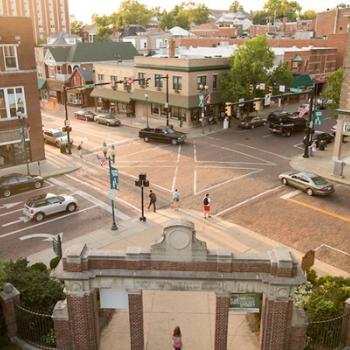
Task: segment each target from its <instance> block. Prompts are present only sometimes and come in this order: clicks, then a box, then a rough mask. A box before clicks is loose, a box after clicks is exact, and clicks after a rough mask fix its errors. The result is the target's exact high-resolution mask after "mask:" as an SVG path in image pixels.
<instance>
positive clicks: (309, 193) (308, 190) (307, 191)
mask: <svg viewBox="0 0 350 350" xmlns="http://www.w3.org/2000/svg"><path fill="white" fill-rule="evenodd" d="M306 193H307V195H308V196H312V195H313V194H314V191H313V190H312V188H308V189H307V190H306Z"/></svg>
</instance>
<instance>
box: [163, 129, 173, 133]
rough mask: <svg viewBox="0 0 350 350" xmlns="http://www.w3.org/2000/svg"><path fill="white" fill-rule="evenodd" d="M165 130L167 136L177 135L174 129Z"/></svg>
mask: <svg viewBox="0 0 350 350" xmlns="http://www.w3.org/2000/svg"><path fill="white" fill-rule="evenodd" d="M163 130H164V132H165V133H166V134H174V133H175V131H174V130H173V129H171V128H165V129H163Z"/></svg>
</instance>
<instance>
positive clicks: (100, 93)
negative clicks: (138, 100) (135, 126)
mask: <svg viewBox="0 0 350 350" xmlns="http://www.w3.org/2000/svg"><path fill="white" fill-rule="evenodd" d="M90 96H91V97H101V98H104V99H106V100H109V101H117V102H123V103H130V95H129V93H127V92H125V91H118V90H117V91H114V90H112V89H106V88H95V89H93V90H92V92H91V94H90Z"/></svg>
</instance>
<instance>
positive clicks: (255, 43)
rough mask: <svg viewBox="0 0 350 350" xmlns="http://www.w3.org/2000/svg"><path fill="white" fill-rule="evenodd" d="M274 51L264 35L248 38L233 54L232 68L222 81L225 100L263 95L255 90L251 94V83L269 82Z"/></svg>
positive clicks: (231, 59)
mask: <svg viewBox="0 0 350 350" xmlns="http://www.w3.org/2000/svg"><path fill="white" fill-rule="evenodd" d="M273 59H274V53H273V52H272V51H271V49H270V48H269V45H268V43H267V39H266V37H265V36H264V35H260V36H257V37H256V38H254V39H251V40H248V41H247V42H246V43H245V44H244V45H242V46H240V47H239V48H238V49H237V50H236V52H235V53H234V55H233V56H231V58H230V61H231V70H230V72H229V73H227V74H226V75H224V76H223V78H222V82H221V91H222V98H223V100H224V101H238V99H239V98H245V99H247V98H252V97H256V96H261V95H263V93H262V92H260V91H257V90H254V95H253V96H251V95H249V84H253V85H254V86H255V85H256V84H258V83H266V84H267V83H268V82H269V71H270V70H271V68H272V67H273Z"/></svg>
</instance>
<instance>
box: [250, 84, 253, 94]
mask: <svg viewBox="0 0 350 350" xmlns="http://www.w3.org/2000/svg"><path fill="white" fill-rule="evenodd" d="M253 92H254V85H253V84H249V94H250V95H253Z"/></svg>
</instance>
